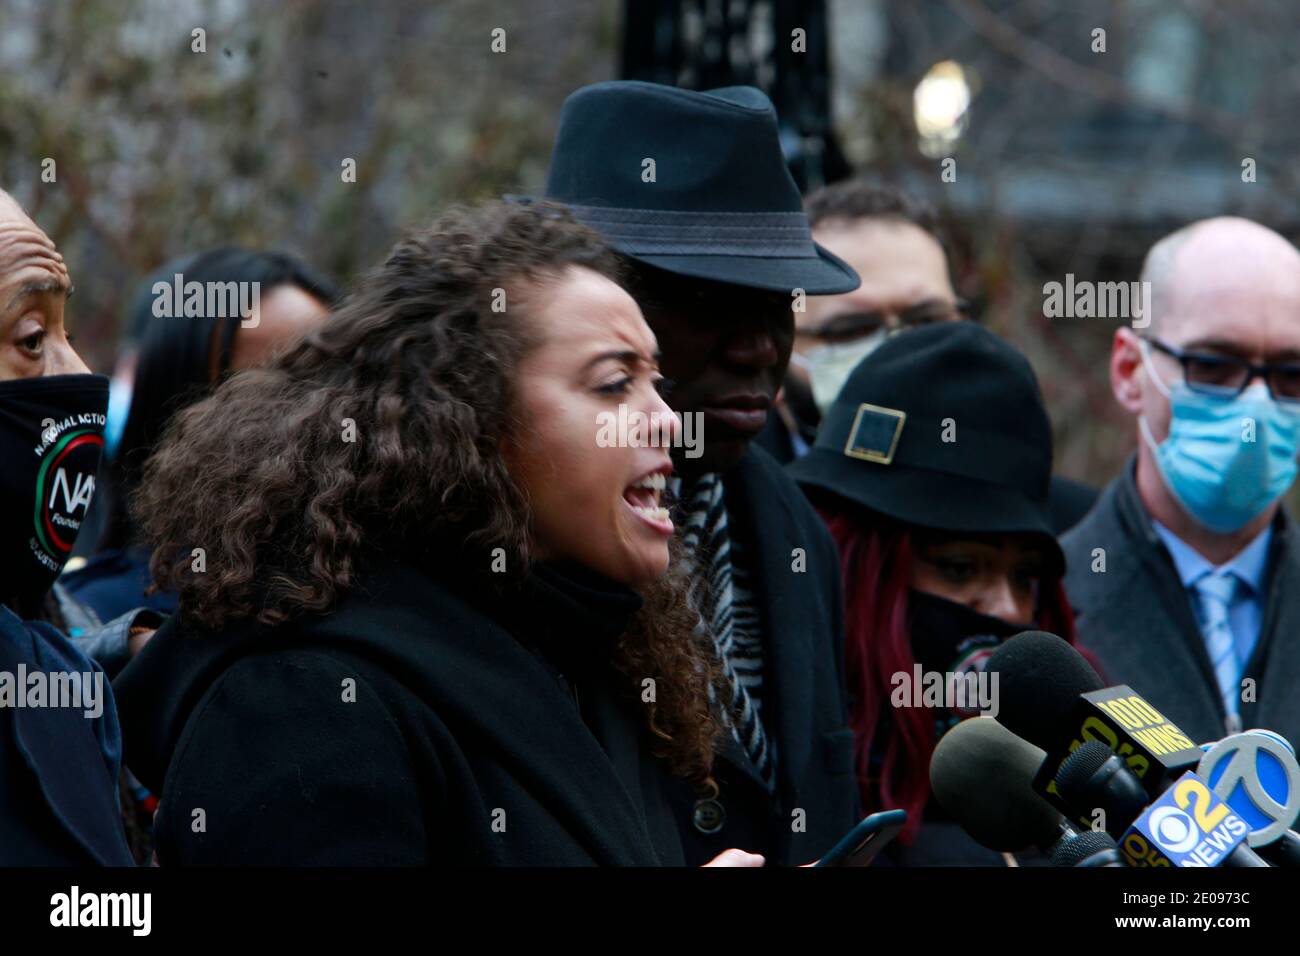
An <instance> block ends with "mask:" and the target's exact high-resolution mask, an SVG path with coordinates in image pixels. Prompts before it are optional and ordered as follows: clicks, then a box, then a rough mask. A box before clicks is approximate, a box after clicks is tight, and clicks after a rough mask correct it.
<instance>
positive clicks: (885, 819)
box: [813, 810, 907, 866]
mask: <svg viewBox="0 0 1300 956" xmlns="http://www.w3.org/2000/svg"><path fill="white" fill-rule="evenodd" d="M905 823H907V811H906V810H882V811H881V812H880V813H873V814H872V815H871V816H869V817H867V818H866V819H865V820H862V821H861V822H860V823H859V824H858V825H857V826H855V827H854V828H853V829H852V830H850V831H849V832H848V833H846V834H844V837H843V838H842V839H841V840H840V841H839V842H838V843H836V844H835V846H833V847H831V849H830V851H829V852H827V853H826V854H824V855H823V856H822V858H821V859H820V860H818V861H817V862H816V863H814V864H813V866H867V865H868V864H870V863H871V861H872V860H874V859H875V857H876V854H877V853H879V852H880V851H881V850H883V849H884V848H885V847H886V846H888V845H889V841H890V840H892V839H893V838H894V837H895V836H897V835H898V831H899V830H901V829H903V824H905Z"/></svg>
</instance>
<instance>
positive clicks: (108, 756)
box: [0, 605, 135, 867]
mask: <svg viewBox="0 0 1300 956" xmlns="http://www.w3.org/2000/svg"><path fill="white" fill-rule="evenodd" d="M20 665H21V666H23V667H25V669H26V672H27V673H28V674H31V673H32V672H34V671H42V672H44V673H47V674H50V673H54V672H62V673H70V672H71V673H78V674H93V673H96V672H99V670H100V669H99V667H98V666H97V665H96V664H95V663H94V662H92V661H91V660H90V659H89V658H87V657H85V656H84V655H83V654H81V652H79V651H78V650H77V649H76V648H75V647H74V646H73V644H72V642H71V641H69V640H68V639H67V638H66V637H64V636H63V635H62V634H60V633H59V632H58V631H57V630H56V629H55V628H53V627H51V626H50V625H48V624H44V623H41V622H34V621H23V620H21V619H19V617H18V616H17V615H16V614H14V613H13V612H12V611H10V610H9V609H8V608H7V607H4V606H3V605H0V672H3V673H5V674H8V675H11V676H10V679H11V680H14V681H17V678H18V674H19V667H20ZM102 680H103V698H102V700H101V703H102V705H103V708H104V710H103V713H102V714H101V715H100V716H99V717H94V718H87V717H86V716H85V714H84V711H85V709H86V708H69V707H8V706H0V867H5V866H67V865H80V866H87V865H96V866H133V865H134V863H135V861H134V860H133V859H132V858H131V851H130V850H129V849H128V848H127V845H126V837H125V832H124V828H123V824H122V817H121V814H120V812H119V808H118V791H117V779H118V769H119V760H120V754H121V738H120V735H119V732H118V726H117V712H116V709H115V708H114V704H113V695H112V692H111V689H110V687H109V683H108V680H107V678H102ZM20 690H21V688H20Z"/></svg>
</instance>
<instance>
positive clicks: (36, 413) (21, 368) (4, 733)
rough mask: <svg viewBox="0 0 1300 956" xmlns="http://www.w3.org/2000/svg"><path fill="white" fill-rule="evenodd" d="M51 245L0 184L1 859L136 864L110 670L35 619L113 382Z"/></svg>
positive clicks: (64, 548)
mask: <svg viewBox="0 0 1300 956" xmlns="http://www.w3.org/2000/svg"><path fill="white" fill-rule="evenodd" d="M71 291H72V284H71V281H70V279H69V277H68V270H67V268H66V267H65V266H64V263H63V257H62V256H60V255H59V253H58V250H57V249H55V247H54V243H53V242H51V241H50V239H49V237H48V236H46V235H45V233H43V232H42V231H41V230H40V228H39V227H38V226H37V225H36V224H35V223H34V222H32V220H31V219H29V218H28V217H27V215H26V214H25V213H24V212H23V211H22V209H21V208H20V207H19V206H18V204H17V203H16V202H15V201H14V200H13V199H12V198H11V197H10V196H9V194H8V193H6V192H4V191H3V190H0V488H2V489H3V490H2V492H0V567H2V568H3V573H2V574H0V866H54V865H66V864H83V865H84V864H103V865H117V866H128V865H130V864H131V863H132V859H131V854H130V852H129V850H128V849H127V845H126V841H125V837H124V834H123V828H122V822H121V817H120V814H119V809H118V797H117V782H118V774H119V769H120V761H121V734H120V732H119V729H118V723H117V714H116V711H115V709H114V704H113V697H112V691H111V689H110V687H109V683H108V680H107V678H106V676H105V674H104V672H103V671H102V670H101V669H100V668H99V666H98V665H96V664H95V663H94V662H93V661H91V660H90V658H88V657H86V656H85V655H84V654H83V653H82V652H81V651H79V650H78V649H77V648H76V646H75V645H73V644H72V642H71V641H70V640H68V638H67V637H65V636H64V635H63V634H62V633H60V632H59V630H58V629H57V628H55V627H53V626H51V625H50V624H49V623H47V622H45V621H40V620H24V618H35V617H40V616H43V614H42V611H43V608H44V606H45V599H46V595H47V593H48V592H49V589H50V587H51V585H52V584H53V583H54V579H55V577H56V576H57V575H58V573H59V570H60V569H61V568H62V567H63V564H64V562H65V561H66V560H67V558H68V555H69V554H70V553H71V551H72V545H73V542H74V541H75V539H76V536H77V532H78V530H79V529H80V526H81V520H82V519H83V518H84V516H85V513H86V506H87V505H88V504H89V503H90V498H91V495H92V494H93V493H94V486H95V472H96V470H97V468H98V466H99V455H100V449H101V448H102V447H103V429H104V414H105V412H106V410H107V405H108V380H107V379H105V378H104V377H103V376H98V375H91V374H90V370H89V369H87V368H86V366H85V364H84V363H82V361H81V359H80V358H78V357H77V353H76V352H74V351H73V350H72V346H71V344H70V343H69V340H68V335H67V331H66V329H65V328H64V322H63V308H64V303H65V301H66V300H67V297H68V294H69V293H70V292H71Z"/></svg>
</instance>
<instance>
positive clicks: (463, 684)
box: [115, 561, 683, 866]
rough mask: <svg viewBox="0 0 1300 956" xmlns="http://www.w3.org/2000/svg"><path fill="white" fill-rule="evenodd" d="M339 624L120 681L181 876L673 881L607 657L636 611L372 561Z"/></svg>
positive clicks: (654, 799)
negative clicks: (498, 868)
mask: <svg viewBox="0 0 1300 956" xmlns="http://www.w3.org/2000/svg"><path fill="white" fill-rule="evenodd" d="M363 580H364V585H363V586H362V587H360V588H358V589H357V590H355V591H354V592H353V593H352V594H350V595H349V596H348V597H347V598H345V599H344V600H343V601H342V602H340V604H339V606H338V607H337V608H336V609H335V610H334V611H333V612H332V613H330V614H328V615H325V616H318V617H312V618H306V619H301V620H298V621H295V622H290V623H288V624H285V625H281V626H279V627H275V628H267V627H263V626H243V627H237V628H231V629H229V630H227V631H224V632H222V633H220V634H202V635H191V634H188V633H186V632H185V631H184V630H182V629H181V628H180V626H179V625H178V624H177V623H176V621H175V619H173V620H172V621H169V622H168V624H166V625H165V626H164V627H163V628H162V629H160V630H159V632H158V634H157V635H156V636H155V637H154V638H153V640H152V641H150V643H149V644H148V645H147V646H146V647H145V649H144V650H143V651H142V652H141V654H140V655H139V656H138V657H137V658H136V659H135V660H134V661H133V662H132V663H131V664H130V665H128V667H127V668H126V669H125V670H124V671H123V672H122V674H121V675H120V676H119V677H118V679H117V681H116V682H115V689H116V691H117V693H118V698H119V708H120V712H121V714H122V720H123V728H124V738H125V752H124V758H125V762H126V764H127V766H128V767H130V768H131V769H132V770H133V772H135V774H136V775H137V776H138V777H139V778H140V779H141V781H142V782H143V783H145V784H146V785H147V786H150V787H151V788H152V789H154V792H156V793H160V794H161V803H160V809H159V812H158V816H157V820H156V832H157V845H158V855H159V861H160V862H161V863H162V864H163V865H170V864H268V865H272V864H305V865H362V864H365V865H435V864H436V865H443V866H446V865H452V866H459V865H494V866H495V865H505V866H529V865H592V864H599V865H626V866H654V865H674V864H676V865H680V864H682V862H683V857H682V850H681V844H680V839H679V837H678V832H677V828H676V825H675V823H674V820H673V816H672V813H671V811H670V810H669V808H668V806H667V803H666V800H665V785H666V780H667V779H668V778H667V774H666V772H665V770H664V769H663V765H662V764H661V762H660V761H658V760H656V759H655V758H654V757H652V756H651V755H650V753H649V751H648V749H647V745H646V742H647V736H646V731H645V730H644V718H643V715H642V713H641V709H640V704H639V701H638V700H637V699H636V697H635V695H633V696H632V697H631V698H630V699H629V698H628V697H626V696H624V695H623V694H621V693H620V692H618V691H617V690H616V689H615V688H616V687H620V686H621V685H619V684H617V683H616V679H615V678H614V677H613V676H612V673H611V671H610V665H609V660H608V657H609V651H610V649H611V647H612V645H613V642H614V640H615V639H616V638H617V636H618V635H619V634H621V633H622V632H623V631H624V630H625V626H626V624H627V620H628V618H629V617H630V615H631V613H632V612H633V611H634V610H635V609H636V607H638V606H639V603H640V599H639V598H637V597H636V595H635V594H633V593H632V592H631V591H628V590H626V589H620V588H618V587H617V586H616V585H612V584H610V583H609V582H605V581H604V580H603V579H596V578H595V576H593V575H590V573H589V572H588V573H587V574H586V575H585V576H584V575H582V574H581V573H579V574H577V575H576V576H566V575H558V574H555V573H553V572H552V571H550V570H549V569H542V570H541V571H539V573H538V575H536V576H534V578H533V580H534V584H533V585H532V586H531V592H530V597H529V599H528V600H526V601H521V602H516V603H513V604H512V603H509V602H501V601H496V602H495V606H494V602H493V600H492V598H491V597H490V596H489V595H487V594H486V593H485V592H483V591H482V590H481V589H476V588H475V587H465V586H462V582H463V580H464V579H463V578H460V577H457V572H455V571H454V570H452V571H447V572H446V573H445V574H444V573H442V572H439V573H436V574H435V573H430V572H429V571H426V570H421V569H419V568H417V567H416V566H415V565H413V564H406V563H401V562H397V561H385V562H378V563H376V564H375V565H374V566H372V567H371V568H370V569H369V571H368V573H367V574H366V576H365V578H364V579H363Z"/></svg>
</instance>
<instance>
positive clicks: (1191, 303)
mask: <svg viewBox="0 0 1300 956" xmlns="http://www.w3.org/2000/svg"><path fill="white" fill-rule="evenodd" d="M1142 279H1143V281H1144V282H1149V283H1150V285H1149V286H1147V287H1145V288H1147V289H1148V290H1149V302H1148V309H1147V314H1148V317H1149V321H1150V324H1149V325H1148V326H1147V327H1146V328H1136V327H1135V328H1120V329H1118V330H1117V331H1116V333H1115V338H1114V343H1113V347H1112V351H1111V360H1110V377H1111V387H1112V390H1113V391H1114V393H1115V397H1116V399H1117V400H1118V401H1119V403H1120V404H1121V405H1122V406H1123V407H1124V408H1125V409H1126V410H1127V411H1128V412H1129V413H1130V414H1132V415H1133V416H1134V417H1135V419H1136V422H1135V430H1136V432H1137V453H1136V455H1135V458H1134V459H1131V460H1130V461H1129V462H1128V464H1127V465H1126V466H1125V468H1124V470H1123V472H1122V473H1121V475H1120V476H1119V477H1118V478H1117V479H1115V481H1113V482H1112V483H1111V485H1110V486H1109V487H1108V488H1107V489H1106V490H1105V491H1104V492H1103V494H1102V497H1101V499H1100V500H1099V502H1098V504H1097V506H1096V508H1094V509H1093V511H1092V512H1091V513H1090V514H1089V516H1088V517H1087V518H1085V519H1084V521H1083V522H1082V523H1081V524H1080V525H1078V526H1077V527H1076V528H1075V529H1074V530H1073V531H1071V532H1070V533H1069V534H1067V535H1066V536H1065V537H1064V538H1063V540H1062V544H1063V547H1064V549H1065V552H1066V559H1067V566H1068V573H1067V577H1066V590H1067V593H1068V594H1069V596H1070V599H1071V602H1072V603H1073V604H1074V606H1075V609H1076V612H1077V614H1078V622H1077V623H1078V631H1079V637H1080V640H1081V643H1082V644H1083V645H1084V646H1086V647H1089V648H1091V649H1092V650H1093V652H1094V653H1095V654H1096V655H1097V656H1098V658H1099V659H1100V662H1101V664H1102V666H1103V668H1104V669H1105V671H1106V676H1107V677H1108V678H1109V681H1110V682H1111V683H1121V682H1122V683H1127V684H1129V685H1131V686H1132V687H1133V688H1134V690H1136V691H1137V692H1138V693H1139V694H1141V695H1143V696H1144V697H1146V698H1147V699H1148V700H1150V701H1152V702H1153V703H1154V704H1155V705H1156V706H1158V707H1160V708H1161V709H1162V711H1163V712H1164V713H1165V715H1166V716H1167V717H1169V718H1170V719H1171V720H1173V721H1174V722H1175V723H1177V724H1178V725H1179V726H1180V727H1181V728H1182V729H1183V730H1184V731H1186V732H1187V733H1189V734H1190V735H1191V737H1192V738H1193V739H1194V740H1199V741H1206V740H1213V739H1216V738H1218V737H1221V736H1223V735H1224V734H1225V733H1233V732H1235V731H1237V730H1240V729H1241V728H1242V727H1243V726H1246V727H1269V728H1270V729H1273V730H1275V731H1277V732H1279V733H1281V734H1283V735H1284V736H1286V737H1288V738H1289V739H1291V740H1300V693H1298V691H1300V535H1298V534H1297V531H1296V529H1295V528H1294V527H1293V526H1292V521H1291V519H1290V518H1289V517H1288V516H1287V514H1286V512H1285V510H1284V509H1283V508H1282V506H1281V498H1282V496H1283V495H1284V494H1285V493H1286V491H1287V490H1288V489H1289V488H1290V487H1291V484H1292V482H1293V481H1294V480H1295V477H1296V473H1297V455H1300V253H1297V251H1296V249H1295V248H1294V247H1293V246H1292V245H1291V244H1290V243H1289V242H1287V240H1285V239H1284V238H1282V237H1281V236H1279V235H1278V234H1277V233H1275V232H1272V231H1271V230H1269V229H1266V228H1264V227H1263V226H1260V225H1258V224H1256V223H1253V222H1249V221H1247V220H1244V219H1237V218H1226V217H1225V218H1218V219H1209V220H1205V221H1202V222H1198V223H1194V224H1192V225H1190V226H1188V227H1186V228H1184V229H1181V230H1179V231H1178V232H1175V233H1173V234H1172V235H1170V236H1168V237H1166V238H1165V239H1162V240H1161V241H1160V242H1158V243H1157V244H1156V245H1155V246H1153V247H1152V249H1151V251H1150V252H1149V253H1148V255H1147V259H1146V263H1145V264H1144V266H1143V271H1142Z"/></svg>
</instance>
